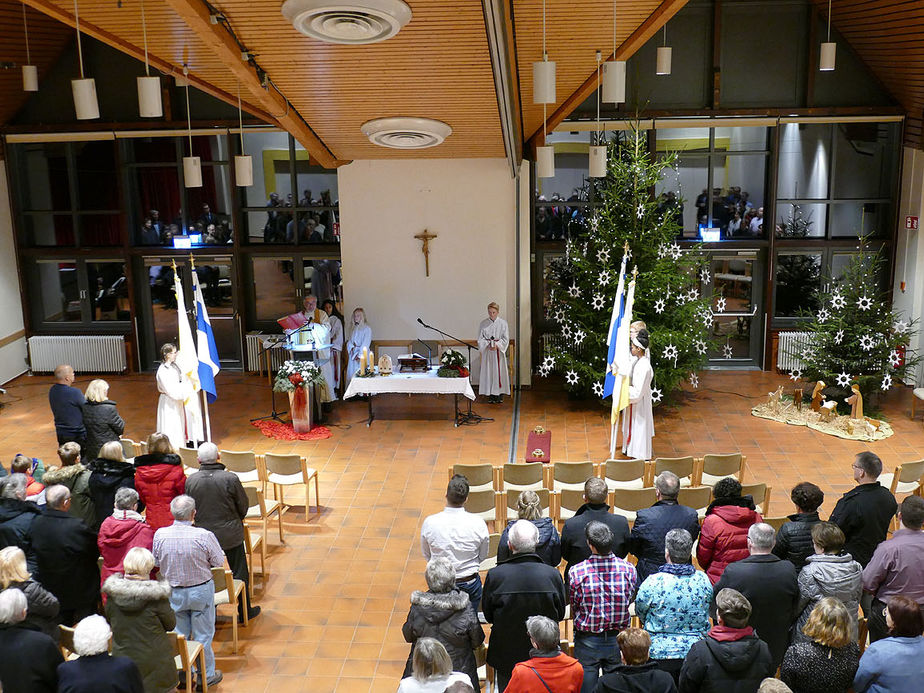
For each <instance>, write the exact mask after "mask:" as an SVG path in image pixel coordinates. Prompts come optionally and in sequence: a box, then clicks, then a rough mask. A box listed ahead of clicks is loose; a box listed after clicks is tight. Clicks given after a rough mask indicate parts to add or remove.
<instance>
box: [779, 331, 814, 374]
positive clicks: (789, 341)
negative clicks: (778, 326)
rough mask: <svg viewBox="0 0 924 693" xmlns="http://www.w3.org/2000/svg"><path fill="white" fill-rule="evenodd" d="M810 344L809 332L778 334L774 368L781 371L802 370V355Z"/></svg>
mask: <svg viewBox="0 0 924 693" xmlns="http://www.w3.org/2000/svg"><path fill="white" fill-rule="evenodd" d="M811 343H812V333H811V332H780V343H779V346H778V347H777V351H776V367H777V369H779V370H781V371H794V370H802V365H803V364H802V359H801V358H799V357H798V356H797V354H800V353H802V350H803V349H805V348H806V347H807V346H809V345H810V344H811Z"/></svg>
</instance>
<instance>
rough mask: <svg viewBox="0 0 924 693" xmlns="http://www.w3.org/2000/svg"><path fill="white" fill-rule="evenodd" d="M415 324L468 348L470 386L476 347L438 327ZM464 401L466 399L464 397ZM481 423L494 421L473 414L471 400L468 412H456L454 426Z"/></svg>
mask: <svg viewBox="0 0 924 693" xmlns="http://www.w3.org/2000/svg"><path fill="white" fill-rule="evenodd" d="M417 322H419V323H420V324H421V325H423V326H424V327H426V328H427V329H428V330H433V331H434V332H439V333H440V334H441V335H443V336H444V337H446V338H447V339H450V340H452V341H454V342H456V343H457V344H460V345H461V346H464V347H467V348H468V382H469V384H471V383H472V348H475V349H477V348H478V347H477V346H476V345H474V344H472V343H471V342H466V341H465V340H464V339H459V338H458V337H454V336H452V335H451V334H447V333H445V332H443V331H442V330H441V329H440V328H438V327H433V325H428V324H427V323H425V322H424V321H423V320H421V319H420V318H417ZM472 389H474V386H472ZM466 399H468V398H467V397H466ZM482 421H494V419H492V418H491V417H489V416H479V415H478V414H476V413H475V412H473V411H472V400H470V399H469V400H468V411H464V412H460V411H458V410H457V411H456V426H459V425H467V424H479V423H481V422H482Z"/></svg>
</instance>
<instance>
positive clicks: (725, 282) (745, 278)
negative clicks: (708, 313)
mask: <svg viewBox="0 0 924 693" xmlns="http://www.w3.org/2000/svg"><path fill="white" fill-rule="evenodd" d="M709 255H710V257H709V266H710V269H711V271H710V276H709V281H708V282H707V283H706V284H705V286H703V290H704V291H705V292H706V293H707V295H708V294H709V293H712V294H714V296H715V298H713V302H712V313H713V316H714V320H713V323H712V334H711V338H712V341H713V348H712V349H711V350H710V351H709V353H708V356H709V367H710V368H722V369H726V368H727V369H734V368H760V364H761V348H762V346H763V325H764V313H763V301H762V300H761V297H762V295H763V289H764V263H763V260H762V255H763V252H762V251H759V250H739V251H731V252H714V253H710V254H709Z"/></svg>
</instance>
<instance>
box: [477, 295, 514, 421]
mask: <svg viewBox="0 0 924 693" xmlns="http://www.w3.org/2000/svg"><path fill="white" fill-rule="evenodd" d="M499 312H500V306H498V305H497V304H496V303H494V302H493V301H492V302H491V303H489V304H488V317H487V318H486V319H484V320H482V321H481V324H480V325H479V326H478V351H479V352H480V353H481V377H480V378H479V380H478V392H479V393H480V394H482V395H487V396H488V402H491V403H492V404H500V403H501V402H502V401H503V395H509V394H510V374H509V373H508V371H507V345H508V344H510V331H509V328H508V327H507V321H506V320H504V319H503V318H500V317H498V313H499Z"/></svg>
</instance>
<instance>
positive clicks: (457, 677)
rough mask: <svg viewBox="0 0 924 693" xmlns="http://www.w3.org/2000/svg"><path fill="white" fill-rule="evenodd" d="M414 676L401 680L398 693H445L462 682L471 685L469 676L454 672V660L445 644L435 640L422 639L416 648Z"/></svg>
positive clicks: (413, 665) (413, 664)
mask: <svg viewBox="0 0 924 693" xmlns="http://www.w3.org/2000/svg"><path fill="white" fill-rule="evenodd" d="M412 671H413V672H414V673H413V675H412V676H409V677H408V678H406V679H401V683H400V684H399V685H398V693H443V691H445V690H446V689H447V688H448V687H449V686H450V685H452V684H454V683H456V682H457V681H461V682H462V683H465V684H466V685H471V681H470V680H469V678H468V676H467V675H465V674H462V673H460V672H458V671H453V670H452V660H451V659H450V658H449V653H448V652H447V651H446V648H445V647H443V644H442V643H441V642H440V641H439V640H436V639H434V638H420V640H418V641H417V644H416V645H415V646H414V657H413V660H412Z"/></svg>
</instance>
